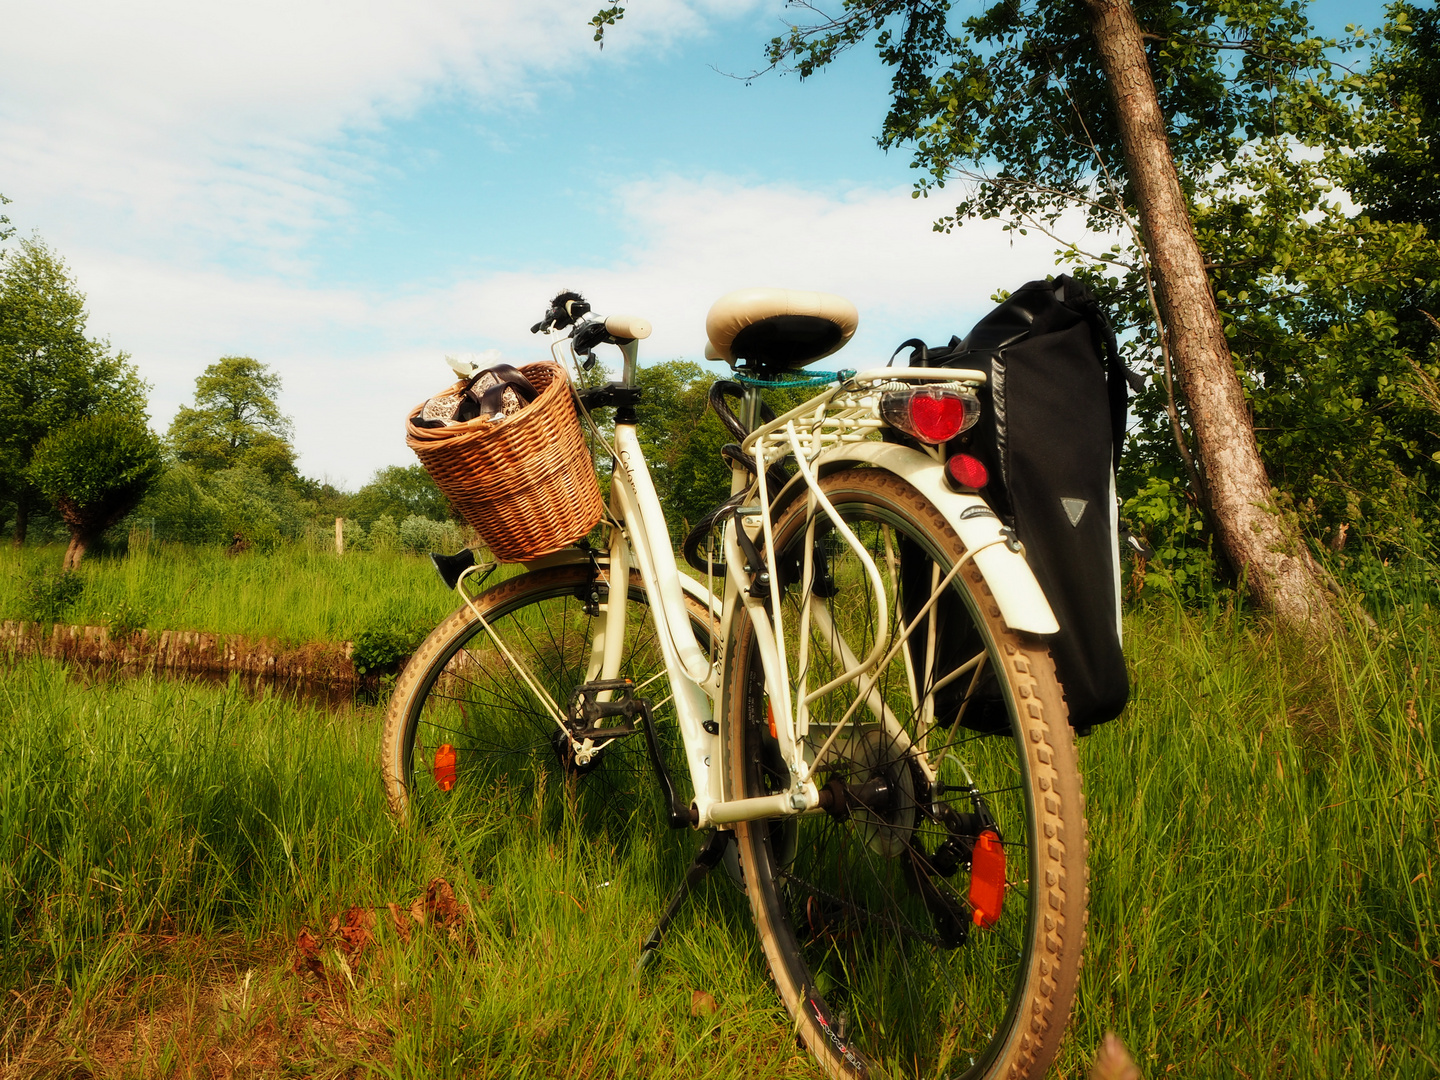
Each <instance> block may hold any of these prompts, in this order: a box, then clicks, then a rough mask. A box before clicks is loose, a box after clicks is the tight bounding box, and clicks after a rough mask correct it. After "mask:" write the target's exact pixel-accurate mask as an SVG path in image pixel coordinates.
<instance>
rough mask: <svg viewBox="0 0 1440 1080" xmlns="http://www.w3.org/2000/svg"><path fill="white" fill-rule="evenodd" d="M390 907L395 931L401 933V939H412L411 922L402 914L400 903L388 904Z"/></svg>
mask: <svg viewBox="0 0 1440 1080" xmlns="http://www.w3.org/2000/svg"><path fill="white" fill-rule="evenodd" d="M385 906H386V907H388V908H389V909H390V921H391V922H393V923H394V924H395V932H396V933H397V934H399V935H400V940H401V941H409V940H410V924H409V923H407V922H406V921H405V916H403V915H401V914H400V905H399V904H386V905H385Z"/></svg>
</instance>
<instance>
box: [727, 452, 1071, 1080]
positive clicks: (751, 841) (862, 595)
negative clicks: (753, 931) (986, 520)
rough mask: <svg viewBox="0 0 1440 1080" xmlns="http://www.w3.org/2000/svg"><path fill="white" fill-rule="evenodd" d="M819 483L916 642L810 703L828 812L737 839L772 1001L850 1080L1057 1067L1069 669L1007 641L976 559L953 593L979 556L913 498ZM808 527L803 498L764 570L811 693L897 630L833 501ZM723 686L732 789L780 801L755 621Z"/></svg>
mask: <svg viewBox="0 0 1440 1080" xmlns="http://www.w3.org/2000/svg"><path fill="white" fill-rule="evenodd" d="M821 487H822V489H823V490H824V492H825V493H826V495H827V496H828V497H829V499H830V500H831V502H832V504H833V505H834V506H835V508H836V510H837V512H838V514H839V516H840V517H841V518H842V519H843V520H844V521H845V523H846V524H847V525H848V526H849V528H850V529H851V530H852V531H853V533H854V534H855V536H856V538H857V539H858V540H859V542H860V544H861V546H862V547H863V548H864V549H865V551H867V552H868V554H869V556H870V558H871V559H872V560H873V561H874V564H875V566H876V568H877V569H878V571H879V576H880V578H881V580H882V584H883V588H884V592H885V597H884V599H885V601H886V604H885V607H886V610H887V613H888V614H887V617H886V623H887V625H888V630H889V633H890V636H891V641H892V643H893V642H894V641H896V640H897V639H898V636H899V635H900V633H901V631H902V629H903V627H904V626H905V625H906V624H908V623H914V624H915V629H914V631H913V632H912V634H911V636H910V637H909V639H908V641H907V644H906V645H904V646H902V647H900V648H899V649H898V650H896V651H895V652H894V655H893V656H892V657H891V658H890V659H889V661H888V662H884V663H882V664H881V666H880V668H879V669H878V671H877V672H874V673H872V677H873V682H869V683H868V684H867V683H861V684H859V685H857V684H856V683H855V682H853V681H852V682H849V683H845V684H842V685H841V686H840V687H839V688H838V689H836V690H834V691H832V692H830V693H827V694H824V695H821V696H819V697H817V698H816V699H815V700H814V701H812V702H811V703H810V705H809V732H808V735H807V736H805V738H804V739H803V740H802V745H803V746H804V748H805V753H806V757H807V759H808V760H809V761H810V764H811V768H812V776H813V777H814V780H815V783H816V784H817V785H819V786H820V787H822V789H823V788H827V787H828V788H829V790H830V793H831V794H830V799H829V805H830V809H829V810H827V811H812V812H810V813H808V814H806V815H803V816H800V817H797V818H787V819H782V820H778V821H768V822H763V821H757V822H747V823H742V824H740V825H738V826H737V827H736V837H737V840H738V843H739V851H740V860H741V865H742V869H743V872H744V874H745V879H746V884H747V886H748V892H749V896H750V901H751V906H752V910H753V913H754V917H755V922H756V926H757V929H758V931H759V934H760V938H761V942H762V944H763V947H764V951H765V957H766V959H767V961H768V962H769V966H770V970H771V973H772V975H773V977H774V979H775V984H776V988H777V989H778V991H779V993H780V996H781V998H782V999H783V1001H784V1003H785V1007H786V1009H787V1010H788V1011H789V1013H790V1015H791V1018H792V1020H793V1022H794V1024H795V1028H796V1032H797V1034H798V1035H799V1036H800V1038H801V1039H803V1041H804V1042H805V1044H806V1046H807V1047H808V1048H809V1049H810V1051H811V1053H813V1054H814V1055H815V1057H816V1059H817V1060H818V1061H819V1063H820V1064H821V1066H822V1067H823V1068H824V1070H825V1072H826V1073H827V1074H828V1075H829V1076H831V1077H835V1078H853V1077H874V1076H896V1077H926V1078H932V1077H966V1078H978V1077H1007V1078H1008V1077H1039V1076H1041V1075H1042V1074H1043V1073H1044V1071H1045V1069H1046V1068H1047V1067H1048V1066H1049V1064H1050V1062H1051V1060H1052V1059H1053V1058H1054V1056H1055V1053H1056V1051H1057V1049H1058V1046H1059V1042H1060V1038H1061V1036H1062V1034H1063V1032H1064V1028H1065V1025H1066V1022H1067V1020H1068V1018H1069V1014H1070V1008H1071V1003H1072V1001H1073V999H1074V995H1075V987H1076V982H1077V979H1078V974H1079V969H1080V958H1081V951H1082V949H1083V946H1084V940H1085V920H1086V902H1087V892H1088V890H1087V870H1086V862H1085V859H1086V846H1087V845H1086V838H1085V809H1084V800H1083V797H1082V795H1081V790H1080V775H1079V771H1078V767H1077V763H1076V754H1075V740H1074V736H1073V734H1072V732H1071V730H1070V726H1069V723H1068V721H1067V715H1066V709H1065V702H1064V698H1063V696H1062V693H1061V689H1060V686H1059V684H1058V682H1057V681H1056V678H1055V666H1054V664H1053V663H1052V661H1051V659H1050V655H1049V652H1048V650H1047V649H1046V647H1045V645H1044V643H1043V642H1042V641H1040V640H1038V639H1034V638H1029V637H1026V636H1024V635H1021V634H1017V633H1015V632H1013V631H1011V630H1009V629H1008V628H1006V626H1005V625H1004V623H1003V621H1002V620H1001V618H1000V614H999V610H998V609H997V607H996V606H995V603H994V601H993V599H992V598H991V596H990V594H989V591H988V589H987V588H986V586H985V583H984V581H983V579H982V577H981V575H980V573H979V572H978V571H977V570H976V569H975V568H974V567H973V565H970V566H965V567H962V568H961V570H960V571H959V573H958V574H957V575H956V576H955V578H954V579H953V580H952V582H951V584H950V585H949V586H945V585H944V584H943V583H944V579H945V577H946V575H947V574H948V573H949V571H950V570H951V568H952V567H953V566H954V565H955V563H956V561H957V560H959V559H961V558H962V557H963V556H964V555H965V548H964V546H963V545H962V544H961V542H960V540H959V538H958V536H956V534H955V533H954V531H953V530H952V529H951V528H950V527H949V525H948V524H946V522H945V521H944V519H943V517H942V516H941V515H940V514H939V512H938V511H936V509H935V508H934V507H933V506H932V505H931V504H930V503H929V502H928V501H927V500H926V499H925V498H924V497H923V496H922V495H921V494H920V493H919V492H918V491H916V490H915V489H914V488H912V487H911V486H909V485H908V484H906V483H905V482H904V481H903V480H901V479H899V478H898V477H895V476H893V475H891V474H888V473H884V472H880V471H879V470H873V469H855V470H849V471H846V472H842V473H839V474H836V475H833V476H830V477H828V478H826V479H825V480H823V481H822V483H821ZM811 515H812V511H809V510H807V503H806V500H804V499H801V500H797V503H796V504H795V505H793V506H792V507H791V508H790V509H789V510H788V511H787V512H785V513H784V514H782V515H781V516H780V519H779V520H778V521H777V522H776V524H775V531H774V535H775V546H776V550H777V552H778V555H776V556H774V557H769V558H767V562H768V563H769V565H770V566H772V567H775V568H777V570H778V572H779V573H780V576H781V577H782V578H788V579H789V581H788V584H787V586H786V590H785V593H784V595H783V598H782V605H781V607H782V612H783V617H784V620H785V630H786V637H787V639H788V640H787V659H788V663H789V670H790V671H791V672H797V671H801V670H802V668H803V671H804V685H805V686H806V687H808V688H809V689H810V691H811V692H813V691H814V690H816V689H817V688H821V687H823V686H824V685H825V684H826V683H828V682H829V681H831V680H832V679H834V678H835V677H836V676H839V675H840V674H842V673H843V672H845V671H846V670H849V669H851V668H853V667H854V666H855V664H856V660H857V658H859V657H864V656H866V655H867V654H868V653H869V651H870V649H871V646H872V644H873V643H874V642H875V640H876V635H877V631H878V630H880V629H881V628H880V627H879V626H878V625H877V624H878V618H877V610H878V609H877V605H876V596H875V591H874V585H873V580H872V579H871V578H870V577H869V575H868V574H867V573H866V572H865V569H864V566H863V563H862V560H861V559H860V558H859V557H858V556H857V555H856V553H855V551H854V550H853V549H852V548H851V547H850V545H849V544H848V543H846V542H845V541H843V540H842V539H841V537H840V535H839V533H838V532H837V530H835V529H834V527H833V525H832V523H831V521H830V519H829V518H828V517H827V515H826V514H825V513H824V511H823V510H819V509H816V510H814V511H813V518H812V516H811ZM812 526H813V532H811V531H810V529H811V527H812ZM807 548H809V549H810V551H811V552H812V553H813V566H814V572H813V574H812V575H811V578H810V591H809V593H808V594H805V595H802V579H803V575H802V573H801V569H800V568H801V567H803V565H804V557H805V554H806V549H807ZM936 592H938V593H939V594H940V595H939V597H938V598H937V600H936V603H935V604H934V605H933V606H932V608H931V610H930V613H929V614H924V611H925V606H926V602H927V601H928V600H929V599H930V598H931V596H932V594H934V593H936ZM802 604H803V606H804V607H806V608H808V609H809V610H808V631H807V635H806V636H807V638H808V641H807V643H806V649H805V655H804V656H802V654H801V648H800V643H799V640H798V638H799V634H798V628H799V627H800V625H801V613H802ZM727 677H728V679H729V691H730V701H731V703H732V705H731V714H730V723H729V725H728V728H729V731H728V744H727V747H726V754H725V760H726V767H727V770H728V780H729V782H730V784H731V787H730V790H731V791H732V792H735V793H736V794H737V795H745V796H758V795H766V794H772V793H774V792H777V791H783V790H785V788H786V787H787V785H788V783H789V777H788V770H787V768H786V764H785V762H784V760H783V758H782V757H781V754H780V750H779V744H778V742H777V732H776V729H775V727H774V718H773V714H772V712H771V710H770V707H769V702H768V699H767V698H766V695H765V692H764V684H763V679H762V668H761V662H760V654H759V648H758V646H757V642H756V637H755V634H754V632H753V630H752V628H751V626H750V624H749V622H748V620H742V621H741V623H740V624H739V628H738V629H737V631H736V633H735V638H734V641H733V649H732V651H731V655H730V658H729V665H728V675H727ZM802 696H803V693H801V692H797V694H796V697H797V700H798V699H799V698H800V697H802ZM857 698H859V699H860V700H859V701H858V702H857ZM832 735H833V739H832ZM827 740H830V742H831V745H830V747H829V749H828V750H827V751H826V752H825V754H824V756H823V757H818V756H817V755H819V754H820V752H821V750H822V748H823V746H824V744H825V743H826V741H827Z"/></svg>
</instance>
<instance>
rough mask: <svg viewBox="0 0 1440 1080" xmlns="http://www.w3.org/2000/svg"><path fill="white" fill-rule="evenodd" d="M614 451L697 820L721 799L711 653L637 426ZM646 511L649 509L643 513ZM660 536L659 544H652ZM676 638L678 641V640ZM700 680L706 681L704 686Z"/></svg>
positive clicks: (621, 436) (615, 479) (617, 486)
mask: <svg viewBox="0 0 1440 1080" xmlns="http://www.w3.org/2000/svg"><path fill="white" fill-rule="evenodd" d="M615 449H616V451H617V453H618V454H619V455H620V459H621V463H622V466H623V467H622V468H619V469H616V470H615V471H614V473H613V474H612V478H611V484H612V485H613V488H614V493H615V495H616V496H617V497H618V500H619V509H620V510H621V512H622V514H623V520H624V521H625V522H626V523H627V524H628V526H629V538H630V550H631V553H632V555H633V556H634V559H635V563H636V565H637V566H638V568H639V570H640V577H641V580H643V581H644V582H645V592H646V594H647V595H648V596H650V597H651V598H652V602H651V604H650V616H651V618H653V619H654V620H655V626H656V629H657V630H658V631H659V633H658V637H659V639H660V649H661V652H662V654H663V656H664V658H665V666H666V668H667V669H668V670H669V672H670V689H671V692H672V693H674V695H675V712H676V715H677V716H678V717H679V721H680V733H681V737H682V738H683V739H684V742H685V761H686V764H687V765H689V767H690V778H691V781H692V782H693V784H694V790H695V804H696V807H697V808H698V809H699V811H700V820H701V821H702V822H704V821H706V820H707V819H708V817H709V808H710V804H711V803H712V802H714V801H715V800H716V799H718V798H719V797H720V791H719V777H720V770H719V768H718V767H717V768H713V769H712V768H711V765H710V762H711V761H712V760H713V761H715V762H717V765H718V762H719V760H720V759H719V756H718V755H719V753H720V741H719V739H718V738H716V736H714V735H711V734H710V733H709V732H708V731H706V730H705V724H706V722H707V721H709V720H710V719H711V715H712V711H711V702H710V697H709V695H708V694H707V693H706V690H705V686H707V685H712V684H713V682H714V680H713V679H712V677H711V671H710V657H709V655H708V654H707V653H706V652H704V651H703V650H702V649H701V648H700V643H699V642H698V641H696V640H695V634H694V631H692V630H691V628H690V618H689V615H688V613H687V611H686V608H685V599H684V592H683V590H682V589H681V587H680V570H679V568H678V567H677V566H676V565H675V555H674V552H672V551H671V550H670V533H669V531H668V530H667V529H666V527H665V517H664V514H663V513H662V512H661V511H660V503H659V500H658V499H657V498H656V496H655V489H654V487H653V486H652V484H651V482H650V474H649V471H648V470H647V469H646V467H645V458H644V456H643V455H642V454H641V452H640V447H639V444H638V443H637V442H636V439H635V429H634V427H632V426H631V425H628V424H617V425H616V427H615ZM637 480H638V481H639V484H640V485H643V486H642V487H641V491H644V492H648V494H649V499H648V502H649V504H650V508H647V506H646V503H647V500H646V499H645V497H644V495H643V494H641V493H640V492H637V490H636V488H637ZM647 509H650V510H652V512H647ZM652 538H659V539H660V541H661V542H660V543H652ZM677 638H679V639H680V641H679V642H678V643H677V641H676V639H677ZM686 645H688V646H689V649H690V650H691V651H692V652H693V656H694V658H695V659H696V661H697V663H696V664H695V666H696V667H698V668H699V669H700V673H701V677H700V678H698V679H697V678H695V677H694V676H693V675H692V674H691V672H690V670H689V665H687V664H686V663H685V660H684V659H683V658H682V651H681V650H682V649H684V648H685V646H686ZM702 684H704V685H702Z"/></svg>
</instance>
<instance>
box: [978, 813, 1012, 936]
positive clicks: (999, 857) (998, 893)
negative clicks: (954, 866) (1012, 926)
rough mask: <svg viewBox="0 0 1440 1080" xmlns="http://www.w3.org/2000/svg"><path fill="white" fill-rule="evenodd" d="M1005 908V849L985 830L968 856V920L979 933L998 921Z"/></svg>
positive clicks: (993, 835) (998, 839)
mask: <svg viewBox="0 0 1440 1080" xmlns="http://www.w3.org/2000/svg"><path fill="white" fill-rule="evenodd" d="M1004 905H1005V847H1004V845H1002V844H1001V843H1000V837H998V836H996V835H995V834H994V833H993V832H990V831H989V830H988V829H987V830H986V831H984V832H982V833H981V834H980V835H979V836H978V837H977V838H976V840H975V853H974V854H973V855H971V856H970V907H971V908H972V909H974V910H973V912H972V914H971V916H970V921H971V922H973V923H974V924H975V925H976V926H978V927H980V928H981V929H982V930H984V929H988V928H990V927H992V926H994V925H995V924H996V923H997V922H999V921H1000V909H1001V908H1002V907H1004Z"/></svg>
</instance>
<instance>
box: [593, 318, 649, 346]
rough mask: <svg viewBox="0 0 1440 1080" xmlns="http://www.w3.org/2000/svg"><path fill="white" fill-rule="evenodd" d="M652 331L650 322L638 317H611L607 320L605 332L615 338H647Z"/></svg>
mask: <svg viewBox="0 0 1440 1080" xmlns="http://www.w3.org/2000/svg"><path fill="white" fill-rule="evenodd" d="M652 329H654V328H653V327H652V326H651V325H650V320H649V319H642V318H640V317H639V316H638V315H611V316H609V317H608V318H606V320H605V332H606V333H607V334H609V335H610V336H611V337H615V338H634V339H637V340H638V339H641V338H647V337H649V336H650V331H651V330H652Z"/></svg>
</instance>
